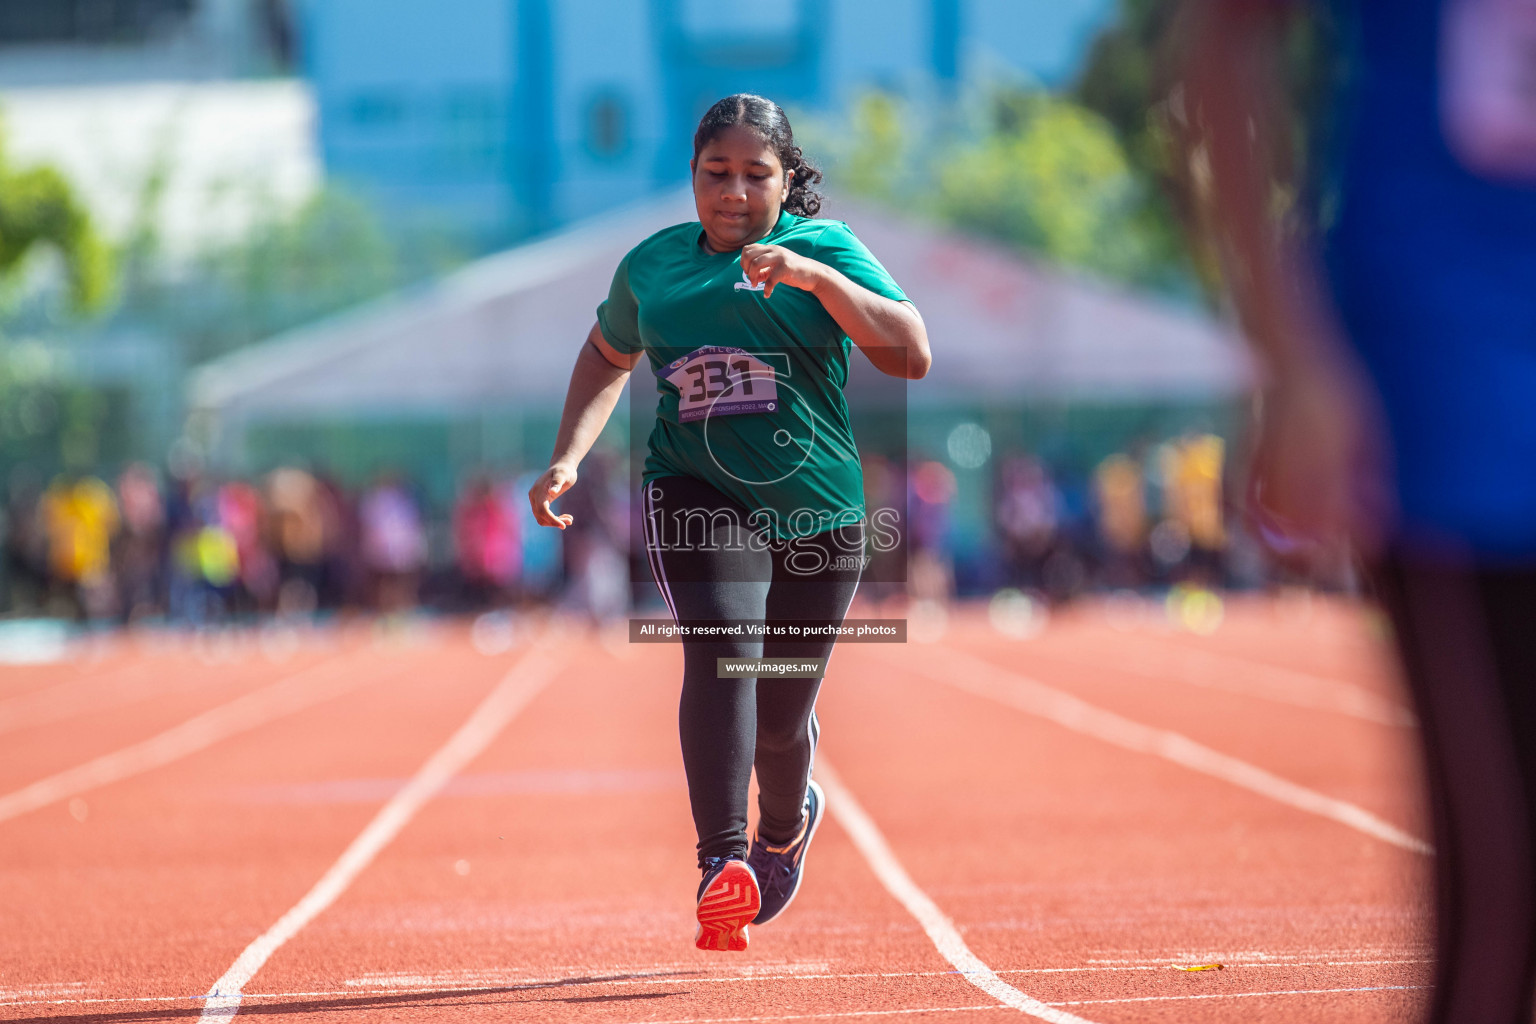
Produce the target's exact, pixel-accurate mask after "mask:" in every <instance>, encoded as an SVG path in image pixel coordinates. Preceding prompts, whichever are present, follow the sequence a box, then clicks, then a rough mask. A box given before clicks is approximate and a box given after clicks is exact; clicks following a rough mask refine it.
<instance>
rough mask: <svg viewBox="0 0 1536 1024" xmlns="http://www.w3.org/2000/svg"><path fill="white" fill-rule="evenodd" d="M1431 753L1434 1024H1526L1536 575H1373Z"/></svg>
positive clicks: (1534, 853) (1530, 964)
mask: <svg viewBox="0 0 1536 1024" xmlns="http://www.w3.org/2000/svg"><path fill="white" fill-rule="evenodd" d="M1375 575H1376V584H1377V589H1378V592H1379V594H1380V597H1381V600H1382V603H1383V604H1384V605H1385V607H1386V609H1387V611H1388V612H1389V613H1390V614H1391V616H1392V624H1393V627H1394V629H1395V632H1396V634H1397V645H1398V650H1399V652H1400V654H1401V656H1402V658H1403V663H1404V668H1405V669H1406V674H1407V678H1408V683H1409V687H1410V688H1411V689H1412V691H1413V696H1414V702H1415V704H1416V706H1417V711H1418V716H1419V722H1420V727H1421V729H1422V734H1423V742H1424V763H1425V774H1426V776H1427V779H1428V783H1429V805H1430V812H1431V816H1432V818H1433V821H1434V843H1435V858H1434V860H1435V864H1434V871H1435V916H1436V922H1435V925H1436V927H1435V931H1436V939H1435V946H1436V957H1435V965H1436V966H1435V975H1436V977H1435V995H1434V1003H1433V1008H1432V1010H1431V1012H1430V1016H1429V1020H1430V1021H1431V1022H1432V1024H1474V1022H1475V1024H1530V1022H1531V1014H1532V995H1533V991H1532V986H1533V983H1536V569H1533V568H1529V567H1527V568H1518V569H1501V568H1492V567H1480V566H1456V565H1446V564H1434V563H1430V562H1426V561H1423V560H1415V559H1412V558H1406V557H1402V556H1397V557H1394V558H1392V559H1389V560H1388V561H1387V562H1386V564H1385V565H1383V566H1380V567H1379V568H1378V571H1377V572H1376V574H1375Z"/></svg>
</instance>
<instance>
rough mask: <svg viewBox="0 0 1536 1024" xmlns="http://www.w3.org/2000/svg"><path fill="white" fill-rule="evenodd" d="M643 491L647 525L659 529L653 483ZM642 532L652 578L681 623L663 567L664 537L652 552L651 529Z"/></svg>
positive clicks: (643, 486)
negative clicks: (654, 516) (654, 513)
mask: <svg viewBox="0 0 1536 1024" xmlns="http://www.w3.org/2000/svg"><path fill="white" fill-rule="evenodd" d="M641 491H642V492H643V493H642V495H641V497H642V501H641V506H642V507H643V508H644V509H645V522H646V525H647V526H652V527H655V528H656V529H658V530H659V529H660V527H659V526H657V525H656V522H655V520H654V519H652V518H651V513H653V512H655V511H656V501H655V499H654V498H652V497H651V485H650V484H642V485H641ZM641 532H642V534H646V536H643V537H642V539H643V540H644V541H645V558H646V561H647V562H649V563H650V566H651V578H652V579H654V580H655V581H656V589H657V590H659V591H661V599H662V600H663V601H665V602H667V610H668V611H669V612H671V613H672V621H673V622H676V623H678V624H679V625H681V623H682V621H683V620H682V619H679V618H678V617H677V605H675V604H673V603H672V588H671V587H670V586H668V585H667V574H666V571H665V570H664V569H662V567H661V540H662V538H661V537H660V536H657V537H656V551H655V552H654V553H652V551H651V537H650V536H649V531H648V530H646V528H645V527H641Z"/></svg>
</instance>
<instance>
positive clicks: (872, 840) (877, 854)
mask: <svg viewBox="0 0 1536 1024" xmlns="http://www.w3.org/2000/svg"><path fill="white" fill-rule="evenodd" d="M818 774H819V775H820V776H821V778H820V781H821V782H822V784H823V785H824V786H825V788H826V791H827V805H828V807H830V808H831V810H832V816H833V817H834V818H836V819H837V822H838V824H840V825H842V826H843V830H844V831H845V832H847V833H848V836H849V838H851V839H852V840H853V845H854V846H856V847H858V850H859V852H860V853H862V854H863V855H864V859H865V860H866V861H867V862H868V863H869V866H870V868H871V869H872V870H873V871H874V873H875V877H876V878H878V879H880V884H881V885H883V886H885V888H886V891H887V892H889V893H890V894H891V895H892V896H894V897H896V900H897V902H899V903H900V904H901V905H902V906H904V907H906V908H907V913H909V914H911V915H912V916H913V917H915V918H917V923H918V924H920V925H922V926H923V931H925V932H927V933H928V938H929V939H931V940H932V942H933V944H934V946H935V948H937V949H938V951H939V954H940V955H941V956H943V957H944V959H945V960H948V961H949V962H950V963H951V964H953V965H954V966H955V969H956V970H958V971H959V972H960V975H961V977H963V978H964V979H965V980H966V981H968V982H970V983H971V984H972V985H975V986H976V987H977V988H979V989H981V990H982V991H983V992H985V993H986V994H987V995H989V996H991V997H992V998H993V999H996V1000H997V1001H998V1002H1000V1003H1002V1004H1003V1005H1004V1006H1010V1007H1012V1008H1013V1009H1015V1010H1018V1011H1019V1012H1021V1013H1026V1014H1028V1015H1029V1016H1031V1017H1037V1018H1039V1019H1040V1020H1044V1021H1050V1022H1051V1024H1090V1022H1089V1021H1086V1020H1085V1019H1084V1018H1082V1017H1077V1016H1074V1015H1072V1014H1070V1013H1067V1012H1065V1011H1064V1010H1057V1009H1054V1008H1052V1007H1050V1006H1047V1005H1046V1004H1045V1003H1042V1002H1041V1001H1040V1000H1038V999H1035V998H1033V997H1032V996H1027V995H1025V994H1024V993H1023V992H1020V991H1019V990H1018V989H1016V988H1014V987H1013V986H1012V985H1010V984H1008V983H1007V982H1006V981H1004V980H1003V979H1002V978H999V977H998V976H997V974H996V973H995V972H994V971H993V970H992V968H990V967H988V966H987V965H986V964H985V963H983V962H982V960H981V958H980V957H978V956H977V955H976V954H975V953H972V952H971V949H970V947H969V946H967V945H966V944H965V940H964V939H962V938H961V937H960V931H959V929H957V928H956V927H955V924H954V922H953V921H951V920H950V919H949V918H948V917H946V916H945V914H944V912H943V911H942V910H940V909H939V907H938V904H936V903H934V902H933V900H931V899H929V897H928V894H927V893H925V892H923V890H922V889H919V888H918V886H917V883H916V882H914V881H912V876H910V875H908V874H907V870H906V868H904V867H902V866H901V861H899V860H897V859H896V854H895V853H893V852H892V851H891V847H890V844H889V843H887V842H886V841H885V836H883V835H882V834H881V833H880V828H879V826H877V825H876V824H875V822H874V820H873V819H872V818H870V816H869V815H868V814H867V813H866V812H865V811H864V808H863V807H862V806H860V804H859V802H858V800H856V799H854V796H853V793H852V792H851V791H850V790H849V789H848V787H847V786H845V785H844V784H843V781H842V777H841V776H840V775H839V774H838V773H837V772H836V771H834V770H833V769H832V766H831V765H829V764H827V762H826V759H825V758H823V759H822V760H821V762H820V764H819V766H818Z"/></svg>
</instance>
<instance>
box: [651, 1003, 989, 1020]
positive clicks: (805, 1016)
mask: <svg viewBox="0 0 1536 1024" xmlns="http://www.w3.org/2000/svg"><path fill="white" fill-rule="evenodd" d="M1011 1009H1013V1007H1011V1006H999V1005H997V1004H996V1003H989V1004H987V1005H986V1006H919V1007H914V1008H912V1009H904V1010H842V1011H840V1012H838V1013H775V1014H773V1015H771V1016H766V1017H684V1018H682V1019H680V1020H649V1021H632V1022H626V1024H742V1022H746V1021H770V1020H835V1019H836V1018H838V1017H898V1016H903V1015H907V1014H913V1013H965V1012H967V1011H972V1012H974V1011H976V1010H1011Z"/></svg>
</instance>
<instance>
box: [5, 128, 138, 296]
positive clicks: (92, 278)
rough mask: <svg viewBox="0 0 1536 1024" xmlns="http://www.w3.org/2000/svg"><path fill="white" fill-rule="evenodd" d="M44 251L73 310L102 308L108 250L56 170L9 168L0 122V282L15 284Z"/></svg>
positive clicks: (109, 274)
mask: <svg viewBox="0 0 1536 1024" xmlns="http://www.w3.org/2000/svg"><path fill="white" fill-rule="evenodd" d="M44 248H47V249H51V250H53V251H54V252H55V253H57V254H58V256H59V257H60V258H61V259H62V260H63V264H64V268H65V271H66V274H67V276H68V280H69V295H70V299H71V302H72V304H73V306H74V307H75V309H76V310H77V311H80V312H94V311H97V310H99V309H101V308H102V306H103V305H104V304H105V303H106V301H107V299H108V297H109V295H110V293H111V290H112V281H113V259H112V252H111V249H110V248H109V247H108V246H107V245H106V244H105V243H104V242H103V241H102V238H101V236H100V234H98V232H97V230H96V226H95V223H94V221H93V220H92V219H91V216H90V213H89V211H87V210H86V208H85V205H84V204H83V203H81V202H80V200H79V198H78V197H77V196H76V194H75V190H74V189H73V188H72V187H71V186H70V184H69V182H68V181H66V180H65V178H64V175H63V174H61V173H60V172H59V171H58V170H57V169H56V168H54V167H50V166H47V165H44V164H39V165H34V166H30V167H19V168H18V167H13V166H11V162H10V159H9V154H8V153H7V151H6V144H5V124H4V121H3V120H0V284H11V283H13V282H14V279H15V278H16V277H17V276H18V275H19V272H20V270H21V268H22V266H23V265H24V263H25V261H26V260H27V259H28V257H29V256H31V255H32V254H34V253H35V252H37V251H38V250H40V249H44Z"/></svg>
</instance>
